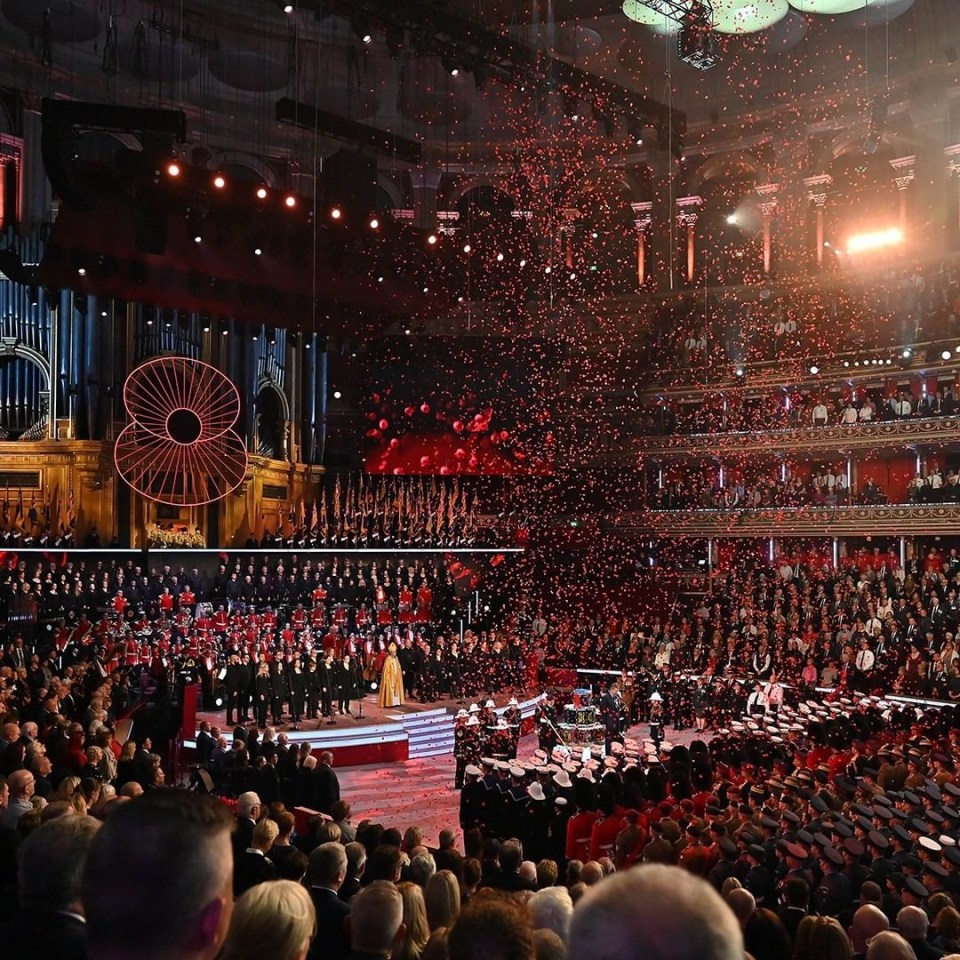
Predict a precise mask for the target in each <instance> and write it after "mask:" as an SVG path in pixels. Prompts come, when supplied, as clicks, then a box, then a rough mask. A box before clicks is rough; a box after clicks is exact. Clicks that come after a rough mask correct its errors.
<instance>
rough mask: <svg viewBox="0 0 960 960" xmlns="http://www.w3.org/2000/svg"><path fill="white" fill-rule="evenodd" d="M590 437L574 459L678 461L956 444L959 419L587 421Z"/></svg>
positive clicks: (579, 447) (582, 443) (582, 442)
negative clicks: (651, 429) (643, 426)
mask: <svg viewBox="0 0 960 960" xmlns="http://www.w3.org/2000/svg"><path fill="white" fill-rule="evenodd" d="M590 434H591V435H590V436H587V437H585V438H584V439H583V440H582V441H581V442H580V443H579V444H578V447H577V453H576V457H577V459H579V460H596V459H599V460H609V461H614V460H615V461H619V462H622V461H625V460H626V461H628V460H631V459H634V460H636V461H638V462H639V461H640V460H642V459H643V458H650V457H652V458H657V459H659V458H668V459H678V458H685V457H697V458H702V457H704V456H711V455H715V456H742V455H744V454H763V453H770V454H775V453H777V452H780V451H783V452H787V451H789V452H790V453H791V454H795V453H796V452H797V451H809V452H811V453H815V452H818V451H837V450H844V451H851V452H852V451H856V450H876V449H877V448H880V447H906V446H916V445H923V444H935V445H937V446H942V445H944V444H949V443H960V417H928V418H924V419H908V420H888V421H883V422H874V423H857V424H853V425H851V426H842V425H839V424H837V425H833V426H826V427H814V426H812V425H811V426H808V427H790V428H787V429H781V430H749V431H730V432H726V433H690V434H673V435H671V436H636V435H635V434H632V433H630V431H629V427H628V426H624V427H623V428H622V429H621V430H619V431H618V430H617V429H616V427H615V426H614V424H613V423H610V424H609V426H608V428H607V429H603V428H602V427H599V428H598V427H597V425H595V424H594V425H592V426H591V428H590Z"/></svg>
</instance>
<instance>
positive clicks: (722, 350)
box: [648, 261, 960, 379]
mask: <svg viewBox="0 0 960 960" xmlns="http://www.w3.org/2000/svg"><path fill="white" fill-rule="evenodd" d="M958 297H960V272H958V267H957V264H956V263H953V262H946V261H943V262H939V263H935V264H928V265H919V264H909V263H908V264H904V265H903V266H902V267H899V268H891V269H890V270H889V271H888V272H887V273H886V274H884V275H882V276H878V275H876V274H874V275H871V276H869V277H863V278H855V277H852V276H850V277H841V276H833V277H831V278H830V279H825V281H824V282H823V283H820V284H817V285H815V286H814V287H812V288H811V287H810V285H809V284H804V285H803V286H802V287H801V286H799V285H798V286H797V287H795V288H793V287H791V284H790V281H785V282H783V283H782V284H780V285H778V286H777V288H776V289H773V290H771V289H769V288H764V289H762V290H761V292H760V294H759V296H758V297H757V299H754V300H750V299H747V300H746V301H745V300H744V297H743V296H742V294H740V293H738V294H737V295H736V296H734V295H733V294H729V295H728V294H725V293H724V291H723V289H722V288H719V289H718V290H717V291H715V292H714V293H713V295H712V296H711V297H710V298H709V302H708V315H707V316H708V319H706V320H705V319H704V306H703V303H704V299H703V296H702V295H700V294H698V295H697V296H696V297H693V298H691V297H686V298H684V297H679V298H672V299H670V300H667V301H666V302H664V303H663V305H662V306H661V307H660V309H659V312H658V316H657V319H656V322H655V331H654V332H653V334H652V335H651V337H650V338H649V339H650V342H649V345H648V353H649V359H650V361H651V362H652V363H653V365H654V367H655V369H658V370H660V371H662V372H663V373H664V374H665V379H670V373H669V371H671V370H672V371H673V374H674V376H675V377H677V378H679V377H680V376H681V371H686V373H685V375H686V376H689V369H690V368H695V369H696V368H701V367H704V366H708V365H710V366H712V365H718V366H722V367H723V368H724V369H727V370H729V369H730V367H731V365H733V364H739V363H753V362H770V361H776V360H778V359H782V358H785V357H790V358H805V357H810V358H817V357H820V356H823V355H824V353H829V354H830V355H834V356H835V355H837V354H842V353H846V352H851V353H853V352H856V351H859V350H863V349H868V350H872V349H875V348H883V347H885V348H890V349H894V348H897V347H902V346H903V345H904V344H908V345H909V344H916V343H922V342H929V341H939V340H947V341H952V340H955V339H956V337H957V336H958V334H960V320H958V314H960V311H958V308H957V303H958Z"/></svg>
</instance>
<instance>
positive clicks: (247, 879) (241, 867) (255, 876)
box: [233, 850, 277, 897]
mask: <svg viewBox="0 0 960 960" xmlns="http://www.w3.org/2000/svg"><path fill="white" fill-rule="evenodd" d="M276 879H277V868H276V867H275V866H274V865H273V861H272V860H269V859H267V857H265V856H263V855H262V854H260V853H250V852H249V851H247V850H244V851H243V853H241V854H240V856H239V857H237V858H236V859H235V860H234V861H233V895H234V896H235V897H239V896H240V894H242V893H243V892H244V891H246V890H249V889H250V888H251V887H255V886H256V885H257V884H258V883H266V881H267V880H276Z"/></svg>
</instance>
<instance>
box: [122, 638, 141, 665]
mask: <svg viewBox="0 0 960 960" xmlns="http://www.w3.org/2000/svg"><path fill="white" fill-rule="evenodd" d="M123 662H124V663H125V664H126V665H127V666H128V667H135V666H136V665H137V664H138V663H139V662H140V647H139V645H138V644H137V638H136V637H135V636H134V635H133V634H132V633H128V634H127V636H126V639H125V640H124V642H123Z"/></svg>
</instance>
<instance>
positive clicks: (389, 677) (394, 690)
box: [377, 643, 403, 707]
mask: <svg viewBox="0 0 960 960" xmlns="http://www.w3.org/2000/svg"><path fill="white" fill-rule="evenodd" d="M377 703H378V704H379V705H380V706H381V707H399V706H402V705H403V672H402V671H401V669H400V660H399V659H398V658H397V645H396V644H395V643H391V644H390V646H389V647H387V658H386V660H384V661H383V672H382V673H381V674H380V695H379V697H378V698H377Z"/></svg>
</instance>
